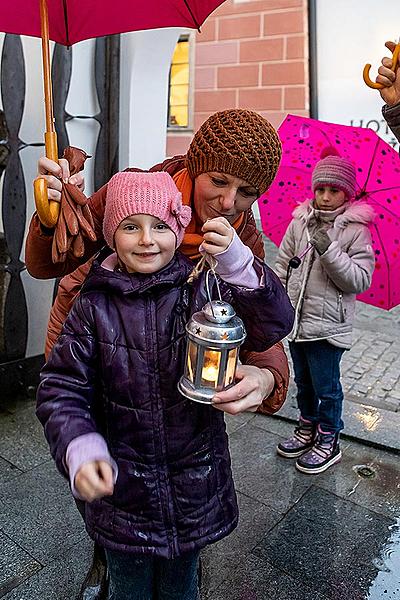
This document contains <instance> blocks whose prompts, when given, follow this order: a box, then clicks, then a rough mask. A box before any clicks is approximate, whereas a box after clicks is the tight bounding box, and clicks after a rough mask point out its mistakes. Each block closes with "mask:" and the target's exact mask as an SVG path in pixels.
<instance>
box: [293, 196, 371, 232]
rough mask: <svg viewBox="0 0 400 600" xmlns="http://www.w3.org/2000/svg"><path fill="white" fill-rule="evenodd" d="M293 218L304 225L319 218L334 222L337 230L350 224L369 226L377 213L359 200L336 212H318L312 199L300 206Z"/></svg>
mask: <svg viewBox="0 0 400 600" xmlns="http://www.w3.org/2000/svg"><path fill="white" fill-rule="evenodd" d="M293 217H294V218H295V219H299V220H300V221H304V223H308V222H310V221H311V220H312V219H313V218H317V217H318V218H320V219H321V220H323V221H334V225H333V226H334V227H335V228H338V229H344V228H345V227H346V226H347V225H348V224H349V223H360V224H362V225H369V224H370V223H372V222H373V221H374V219H375V211H374V209H373V208H372V206H371V205H370V204H368V203H366V202H359V201H357V200H356V201H352V202H346V203H345V204H343V205H342V206H340V207H339V208H337V209H336V210H332V211H328V210H318V209H317V208H314V206H313V199H311V200H305V202H302V203H301V204H299V206H297V208H295V209H294V211H293Z"/></svg>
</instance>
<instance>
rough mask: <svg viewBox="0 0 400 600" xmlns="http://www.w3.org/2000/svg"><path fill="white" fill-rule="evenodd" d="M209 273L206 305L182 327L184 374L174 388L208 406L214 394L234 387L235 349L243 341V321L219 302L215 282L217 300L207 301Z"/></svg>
mask: <svg viewBox="0 0 400 600" xmlns="http://www.w3.org/2000/svg"><path fill="white" fill-rule="evenodd" d="M211 272H212V271H211ZM209 273H210V271H208V272H207V276H206V289H207V295H208V299H209V302H208V303H207V304H206V305H205V306H204V307H203V309H202V310H201V311H199V312H196V313H194V315H193V316H192V317H191V319H190V320H189V322H188V324H187V325H186V332H187V336H188V340H187V349H186V359H185V371H184V374H183V375H182V377H181V379H180V381H179V384H178V388H179V391H180V392H181V394H183V395H184V396H186V397H187V398H190V399H191V400H195V401H196V402H203V403H205V404H211V400H212V398H213V396H214V395H215V394H216V392H219V391H221V390H224V389H227V388H229V387H231V386H232V385H233V384H234V383H235V372H236V367H237V362H238V357H239V347H240V346H241V344H242V343H243V342H244V340H245V337H246V331H245V328H244V325H243V321H242V320H241V319H240V318H239V317H237V316H236V313H235V311H234V309H233V307H232V306H231V305H230V304H228V302H224V301H222V300H221V296H220V292H219V287H218V281H217V279H215V281H216V283H217V289H218V295H219V298H220V299H219V300H211V299H210V293H209V286H208V276H209ZM214 275H215V274H214Z"/></svg>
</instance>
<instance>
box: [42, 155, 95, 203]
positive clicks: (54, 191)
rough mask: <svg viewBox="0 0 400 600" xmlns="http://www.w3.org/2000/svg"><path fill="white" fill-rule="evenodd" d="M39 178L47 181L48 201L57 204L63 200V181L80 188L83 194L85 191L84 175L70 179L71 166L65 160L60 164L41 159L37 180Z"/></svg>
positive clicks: (61, 159) (73, 176)
mask: <svg viewBox="0 0 400 600" xmlns="http://www.w3.org/2000/svg"><path fill="white" fill-rule="evenodd" d="M39 178H40V179H45V180H46V181H47V196H48V199H49V200H55V201H56V202H60V200H61V188H62V183H61V181H64V182H65V183H72V184H73V185H76V186H78V188H79V189H80V190H81V192H83V190H84V189H85V179H84V177H83V175H82V173H76V174H75V175H72V177H70V174H69V164H68V161H67V160H66V159H65V158H60V160H59V164H57V163H56V162H54V160H50V158H46V157H45V156H42V157H41V158H39V162H38V176H37V179H39Z"/></svg>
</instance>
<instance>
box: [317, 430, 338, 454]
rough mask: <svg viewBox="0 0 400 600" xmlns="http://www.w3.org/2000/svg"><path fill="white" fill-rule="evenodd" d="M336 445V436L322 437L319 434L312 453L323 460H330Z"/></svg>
mask: <svg viewBox="0 0 400 600" xmlns="http://www.w3.org/2000/svg"><path fill="white" fill-rule="evenodd" d="M334 444H335V436H334V435H326V434H325V435H321V434H320V433H319V434H318V437H317V439H316V441H315V444H314V446H313V449H312V451H313V452H315V454H317V456H320V457H321V458H328V457H329V456H330V455H331V454H332V452H333V446H334Z"/></svg>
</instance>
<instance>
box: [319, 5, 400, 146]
mask: <svg viewBox="0 0 400 600" xmlns="http://www.w3.org/2000/svg"><path fill="white" fill-rule="evenodd" d="M316 4H317V31H316V39H317V72H318V119H320V120H321V121H330V122H333V123H341V124H343V125H353V126H356V127H369V128H371V129H373V130H374V131H376V132H377V133H378V135H379V136H381V137H382V138H383V139H384V140H386V141H387V142H388V143H389V144H391V145H392V146H394V147H397V148H398V143H397V141H396V138H395V137H394V136H393V134H392V132H391V131H390V129H389V128H388V127H387V125H386V121H385V120H384V119H383V117H382V113H381V109H382V106H383V100H382V99H381V96H380V94H379V91H377V90H373V89H371V88H369V87H367V86H366V85H365V83H364V81H363V78H362V71H363V68H364V65H365V64H366V63H371V64H372V67H371V71H370V77H371V79H372V80H373V81H375V77H376V75H377V70H378V67H379V66H380V64H381V59H382V57H383V56H391V53H390V52H389V50H388V49H387V48H385V46H384V44H385V41H387V40H392V41H398V39H399V36H400V2H399V0H335V2H332V0H317V2H316Z"/></svg>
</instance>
